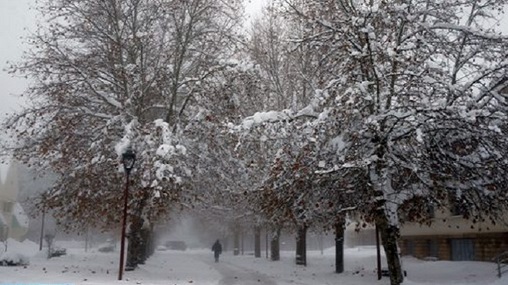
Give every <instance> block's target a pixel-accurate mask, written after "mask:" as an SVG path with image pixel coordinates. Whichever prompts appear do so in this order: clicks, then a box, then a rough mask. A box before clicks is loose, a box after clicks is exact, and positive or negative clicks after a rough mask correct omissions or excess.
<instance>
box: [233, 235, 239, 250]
mask: <svg viewBox="0 0 508 285" xmlns="http://www.w3.org/2000/svg"><path fill="white" fill-rule="evenodd" d="M233 235H234V236H233V255H239V254H240V232H239V231H238V230H235V231H234V233H233Z"/></svg>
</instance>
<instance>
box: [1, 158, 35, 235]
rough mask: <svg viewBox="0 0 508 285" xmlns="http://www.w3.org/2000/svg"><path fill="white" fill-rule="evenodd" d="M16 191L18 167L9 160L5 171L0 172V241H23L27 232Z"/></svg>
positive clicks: (26, 222) (25, 218) (17, 186)
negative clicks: (10, 239)
mask: <svg viewBox="0 0 508 285" xmlns="http://www.w3.org/2000/svg"><path fill="white" fill-rule="evenodd" d="M2 166H3V167H6V165H2ZM18 192H19V179H18V167H17V164H16V163H15V162H11V163H10V165H9V166H8V168H7V169H6V171H3V172H0V241H4V240H6V239H8V238H12V239H15V240H18V241H23V240H24V239H25V235H26V233H27V232H28V217H27V215H26V213H25V211H24V210H23V207H22V206H21V204H20V203H19V202H18V200H17V199H18Z"/></svg>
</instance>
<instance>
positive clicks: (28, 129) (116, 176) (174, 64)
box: [6, 0, 241, 237]
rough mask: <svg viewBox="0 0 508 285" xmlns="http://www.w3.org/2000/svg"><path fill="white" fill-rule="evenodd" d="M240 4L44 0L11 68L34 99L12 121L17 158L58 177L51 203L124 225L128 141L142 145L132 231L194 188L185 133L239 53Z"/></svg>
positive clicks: (87, 220)
mask: <svg viewBox="0 0 508 285" xmlns="http://www.w3.org/2000/svg"><path fill="white" fill-rule="evenodd" d="M240 9H241V3H240V1H228V2H222V1H202V0H188V1H173V0H128V1H118V0H105V1H103V0H100V1H99V0H87V1H73V0H70V1H69V0H48V1H44V2H42V3H41V6H40V11H41V15H43V18H44V20H45V23H44V24H43V25H41V26H40V29H39V30H38V32H37V33H36V34H35V35H34V36H33V37H32V38H31V40H30V42H29V43H30V44H31V49H30V50H29V52H28V53H27V54H26V56H25V58H24V60H23V61H22V62H21V63H19V64H16V65H15V66H13V68H12V72H14V73H17V74H21V75H23V76H27V77H29V78H30V79H31V80H32V82H33V83H32V86H31V87H30V88H29V89H28V90H27V92H26V94H25V95H26V96H27V97H28V98H29V101H30V103H31V105H30V106H29V107H28V108H27V109H25V110H24V111H22V112H19V113H18V114H15V115H13V116H12V117H11V118H10V119H9V120H8V122H7V123H6V125H8V126H9V127H10V128H11V129H12V130H13V133H14V135H15V136H16V138H17V139H18V140H19V143H18V144H17V145H16V147H15V154H16V157H17V158H18V159H20V160H21V161H23V162H26V163H28V164H30V165H35V166H36V167H40V168H43V169H48V170H50V171H52V172H54V173H56V175H57V176H58V179H57V181H56V183H55V185H54V186H53V188H52V190H51V193H50V194H49V196H48V200H49V201H48V205H49V206H50V207H52V208H53V209H54V210H55V212H56V214H57V216H58V217H59V218H61V219H62V221H63V220H67V221H72V223H69V224H68V225H67V226H68V228H69V229H73V228H76V227H81V226H89V225H92V226H100V227H103V228H109V227H110V226H111V225H115V224H117V223H118V221H119V219H120V214H121V213H122V211H121V205H122V203H120V201H121V200H122V194H121V193H122V191H121V189H122V188H123V179H124V175H123V174H122V173H121V169H122V168H121V167H120V165H119V157H120V155H121V153H122V152H123V151H124V150H125V149H126V148H127V147H130V148H132V149H133V150H134V151H135V152H136V153H137V162H136V165H135V169H134V170H133V175H131V178H132V180H133V183H132V187H131V196H130V199H129V201H130V202H129V210H130V212H129V215H130V216H131V218H132V221H136V220H139V221H140V222H139V223H133V225H132V226H131V230H132V231H137V229H136V227H135V225H139V226H150V223H151V222H154V221H156V220H157V219H161V218H163V217H164V214H165V213H167V212H168V209H170V205H171V204H172V203H173V202H175V201H180V200H181V199H182V196H185V195H187V194H185V193H187V192H183V191H182V190H184V189H190V187H188V182H189V181H188V179H186V178H188V177H189V176H190V174H191V171H190V170H191V169H190V166H189V163H188V162H187V161H186V158H185V157H186V155H187V148H186V147H184V146H183V145H184V144H185V145H186V146H187V147H188V145H187V144H186V143H187V142H186V139H185V138H184V137H183V130H184V129H185V125H186V124H187V122H188V120H189V118H192V117H193V116H194V115H195V114H196V113H198V111H199V104H200V102H199V100H200V97H199V95H200V94H203V93H205V92H204V91H203V87H202V86H203V85H204V84H202V83H203V82H205V81H206V80H207V79H208V78H210V76H211V75H212V74H213V73H214V72H216V71H217V70H220V69H221V68H222V67H223V63H224V62H225V59H228V58H229V57H230V56H231V55H232V54H233V53H234V49H235V46H236V42H235V36H236V31H237V29H238V28H239V25H238V24H239V19H240V16H241V15H240V13H239V11H240ZM77 221H79V222H77ZM133 236H135V235H131V237H133Z"/></svg>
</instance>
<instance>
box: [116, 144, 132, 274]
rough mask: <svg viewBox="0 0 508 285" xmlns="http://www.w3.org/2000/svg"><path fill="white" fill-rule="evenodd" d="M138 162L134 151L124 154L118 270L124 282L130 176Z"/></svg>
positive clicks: (127, 151)
mask: <svg viewBox="0 0 508 285" xmlns="http://www.w3.org/2000/svg"><path fill="white" fill-rule="evenodd" d="M134 162H136V154H135V153H134V152H133V151H132V149H130V148H129V149H127V150H126V151H125V152H124V153H123V154H122V164H123V169H124V170H125V178H126V179H125V190H124V193H123V198H124V204H123V220H122V237H121V240H120V269H119V270H118V280H122V275H123V269H124V254H125V253H124V252H125V230H126V227H127V204H128V201H129V176H130V174H131V170H132V168H133V167H134Z"/></svg>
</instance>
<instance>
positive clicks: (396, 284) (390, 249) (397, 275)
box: [378, 221, 404, 285]
mask: <svg viewBox="0 0 508 285" xmlns="http://www.w3.org/2000/svg"><path fill="white" fill-rule="evenodd" d="M378 226H379V229H380V232H381V241H382V243H383V248H384V249H385V254H386V262H387V263H388V271H389V273H390V284H391V285H400V284H402V282H403V281H404V276H403V273H402V265H401V262H400V255H399V251H398V246H397V241H398V239H399V234H400V230H399V228H398V227H396V226H393V225H388V222H387V221H384V222H382V223H380V224H379V225H378Z"/></svg>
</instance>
